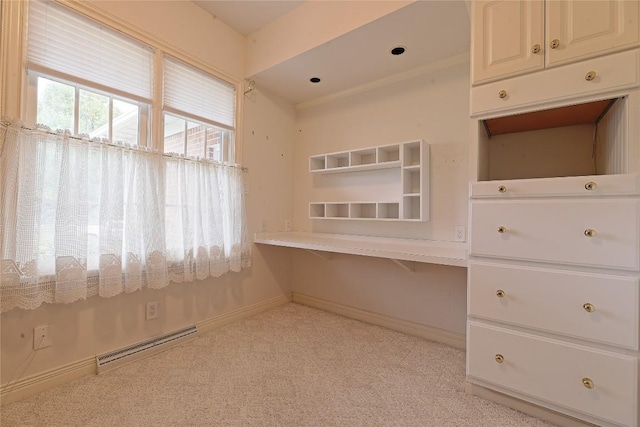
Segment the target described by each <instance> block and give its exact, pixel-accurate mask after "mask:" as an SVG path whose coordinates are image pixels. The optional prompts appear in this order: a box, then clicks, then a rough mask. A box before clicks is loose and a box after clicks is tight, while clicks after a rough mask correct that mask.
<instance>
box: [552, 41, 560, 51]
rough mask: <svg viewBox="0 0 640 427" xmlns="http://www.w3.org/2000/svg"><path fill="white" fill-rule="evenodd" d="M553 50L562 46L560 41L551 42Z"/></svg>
mask: <svg viewBox="0 0 640 427" xmlns="http://www.w3.org/2000/svg"><path fill="white" fill-rule="evenodd" d="M550 46H551V49H557V48H558V47H559V46H560V40H558V39H553V40H551V44H550Z"/></svg>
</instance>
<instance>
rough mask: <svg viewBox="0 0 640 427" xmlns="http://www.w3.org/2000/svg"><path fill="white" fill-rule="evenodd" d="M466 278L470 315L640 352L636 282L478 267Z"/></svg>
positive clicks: (538, 270) (472, 266) (473, 265)
mask: <svg viewBox="0 0 640 427" xmlns="http://www.w3.org/2000/svg"><path fill="white" fill-rule="evenodd" d="M468 274H469V287H468V289H469V306H468V312H469V315H470V316H475V317H480V318H485V319H489V320H496V321H499V322H506V323H511V324H514V325H520V326H525V327H529V328H533V329H538V330H542V331H548V332H555V333H559V334H564V335H570V336H573V337H577V338H583V339H587V340H592V341H598V342H601V343H605V344H612V345H617V346H622V347H626V348H629V349H633V350H637V348H638V278H634V277H623V276H609V275H602V274H586V273H578V272H568V271H558V270H551V269H543V268H532V267H515V266H504V265H496V264H486V263H477V262H471V263H470V264H469V273H468ZM499 291H502V292H499ZM500 295H501V296H500ZM585 304H590V305H589V306H586V307H585V306H584V305H585ZM589 310H591V311H589Z"/></svg>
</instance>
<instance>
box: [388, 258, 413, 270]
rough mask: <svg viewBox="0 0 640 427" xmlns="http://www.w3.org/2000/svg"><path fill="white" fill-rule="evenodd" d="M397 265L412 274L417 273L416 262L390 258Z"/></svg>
mask: <svg viewBox="0 0 640 427" xmlns="http://www.w3.org/2000/svg"><path fill="white" fill-rule="evenodd" d="M390 259H391V261H393V262H394V263H395V264H396V265H398V266H400V268H402V269H403V270H407V271H408V272H410V273H413V272H414V271H416V263H415V262H414V261H404V260H401V259H393V258H390Z"/></svg>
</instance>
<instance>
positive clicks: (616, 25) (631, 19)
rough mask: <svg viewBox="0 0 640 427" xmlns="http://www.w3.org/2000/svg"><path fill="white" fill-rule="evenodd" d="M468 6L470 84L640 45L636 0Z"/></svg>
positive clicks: (558, 0) (559, 0) (532, 0)
mask: <svg viewBox="0 0 640 427" xmlns="http://www.w3.org/2000/svg"><path fill="white" fill-rule="evenodd" d="M471 12H472V47H471V57H472V60H471V63H472V80H473V84H474V85H479V84H483V83H488V82H490V81H495V80H498V79H504V78H508V77H513V76H516V75H520V74H524V73H531V72H535V71H540V70H543V69H544V68H545V67H553V66H558V65H563V64H567V63H569V62H576V61H580V60H585V59H588V58H592V57H596V56H602V55H605V54H610V53H613V52H617V51H620V50H625V49H629V48H632V47H635V46H638V45H640V31H639V28H638V23H639V21H640V19H639V16H640V10H639V6H638V2H637V1H628V0H613V1H566V0H552V1H550V0H547V1H536V0H530V1H518V2H515V1H508V0H507V1H474V2H472V7H471ZM554 41H557V45H553V42H554ZM534 46H539V49H538V50H537V51H534V49H533V48H534Z"/></svg>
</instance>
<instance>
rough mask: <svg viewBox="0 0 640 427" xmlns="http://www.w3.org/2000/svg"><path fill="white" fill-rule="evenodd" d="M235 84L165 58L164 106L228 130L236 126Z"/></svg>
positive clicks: (169, 109)
mask: <svg viewBox="0 0 640 427" xmlns="http://www.w3.org/2000/svg"><path fill="white" fill-rule="evenodd" d="M235 92H236V91H235V87H234V86H233V85H230V84H229V83H226V82H224V81H222V80H220V79H217V78H215V77H213V76H211V75H208V74H205V73H203V72H201V71H198V70H196V69H194V68H192V67H189V66H187V65H185V64H183V63H182V62H179V61H177V60H175V59H172V58H169V57H166V56H165V58H164V99H163V108H164V109H165V110H168V111H172V110H173V112H176V113H187V114H189V115H191V116H193V117H194V118H196V119H205V120H208V121H212V122H215V124H218V125H223V126H224V127H227V128H229V129H232V130H233V128H234V127H235V110H236V93H235Z"/></svg>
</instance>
